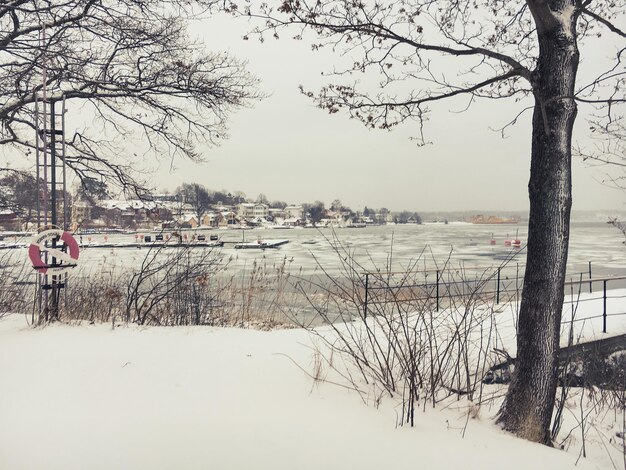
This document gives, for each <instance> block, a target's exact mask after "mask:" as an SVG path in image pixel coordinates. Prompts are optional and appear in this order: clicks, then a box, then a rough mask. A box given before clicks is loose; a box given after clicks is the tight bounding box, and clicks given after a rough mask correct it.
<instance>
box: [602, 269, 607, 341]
mask: <svg viewBox="0 0 626 470" xmlns="http://www.w3.org/2000/svg"><path fill="white" fill-rule="evenodd" d="M602 284H603V288H604V294H603V296H602V333H606V279H605V280H604V281H602Z"/></svg>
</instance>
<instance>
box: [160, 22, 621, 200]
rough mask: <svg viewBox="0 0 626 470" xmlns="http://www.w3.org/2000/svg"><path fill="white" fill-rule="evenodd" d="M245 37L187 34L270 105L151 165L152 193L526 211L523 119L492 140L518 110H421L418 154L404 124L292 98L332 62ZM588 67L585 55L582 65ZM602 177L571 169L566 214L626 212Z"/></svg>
mask: <svg viewBox="0 0 626 470" xmlns="http://www.w3.org/2000/svg"><path fill="white" fill-rule="evenodd" d="M248 29H249V27H248V26H247V24H246V22H245V21H241V20H234V19H232V18H229V17H225V16H221V17H218V18H212V19H210V20H202V21H198V22H196V23H194V24H193V25H192V34H195V35H198V36H199V37H201V38H202V39H203V41H204V42H205V43H206V47H207V49H208V50H215V51H219V50H227V51H229V52H230V53H231V54H232V55H234V56H236V57H238V58H240V59H242V60H247V61H248V62H249V64H248V69H249V70H250V71H251V72H252V73H254V74H255V75H256V76H257V77H258V78H259V79H260V80H261V84H260V90H261V91H262V92H265V93H268V94H270V96H268V97H267V98H266V99H265V100H263V101H261V102H259V103H257V104H256V105H255V106H254V107H253V108H251V109H244V110H241V111H239V112H237V113H236V114H235V115H233V116H232V118H231V121H230V132H229V134H230V138H229V139H228V140H226V141H224V142H223V144H222V145H221V146H220V147H217V148H210V149H208V148H207V149H206V151H205V152H204V154H205V158H206V161H205V162H204V163H201V164H194V163H192V162H189V161H183V160H182V159H177V160H175V161H174V162H172V167H170V164H169V163H170V162H168V161H162V162H160V166H159V167H158V168H156V170H155V176H154V185H155V186H157V187H161V188H163V189H167V190H169V191H172V190H174V189H175V188H176V186H178V185H180V184H181V183H183V182H198V183H202V184H204V185H205V186H207V187H208V188H211V189H216V190H217V189H228V190H230V191H235V190H241V191H243V192H245V193H246V194H247V195H248V197H256V196H257V195H258V194H259V193H264V194H266V195H267V196H268V198H269V199H270V200H277V199H278V200H284V201H286V202H289V203H300V202H309V201H313V200H317V199H319V200H322V201H324V202H325V203H327V204H329V203H330V202H331V201H332V200H333V199H336V198H339V199H341V200H342V201H343V203H344V204H347V205H349V206H351V207H352V208H354V209H358V208H362V207H363V206H369V207H376V208H379V207H383V206H384V207H387V208H389V209H391V210H402V209H409V210H417V211H442V210H502V211H506V210H526V209H527V207H528V197H527V182H528V176H529V166H530V120H531V112H528V113H526V114H525V115H524V116H523V117H522V118H521V119H520V120H519V122H518V124H517V125H516V126H515V127H512V128H509V129H508V131H507V134H508V138H506V139H502V138H501V137H500V135H499V133H497V132H494V131H493V130H490V127H491V128H497V127H501V126H502V125H504V124H505V123H507V122H508V121H509V120H510V119H512V117H513V116H514V115H515V114H516V113H517V112H519V110H521V109H522V108H523V107H524V105H523V104H520V103H515V102H514V101H513V100H498V101H489V100H483V101H481V102H479V103H478V104H474V105H473V106H472V108H471V109H470V110H469V111H467V112H465V113H459V112H458V111H459V110H461V109H463V108H464V107H465V105H466V102H467V101H466V99H458V100H453V101H446V102H443V103H440V104H438V105H436V106H433V107H432V108H431V109H432V113H431V114H430V118H429V119H430V120H429V122H428V123H427V127H426V137H427V139H428V140H430V141H432V142H433V144H432V145H427V146H424V147H418V146H417V145H416V144H415V142H412V141H411V140H410V139H409V138H410V137H411V136H414V135H416V133H417V124H416V123H414V122H407V123H406V124H404V125H402V126H400V127H398V128H396V129H395V130H394V131H392V132H387V131H373V130H367V129H366V128H365V127H364V126H363V125H362V124H360V123H359V122H357V121H355V120H350V119H349V118H348V116H347V115H346V114H343V113H338V114H335V115H332V116H331V115H329V114H327V113H326V112H325V111H322V110H320V109H318V108H316V107H315V105H314V103H313V102H312V101H311V100H309V99H308V98H306V97H304V96H302V95H301V94H300V93H299V91H298V85H299V84H302V85H304V87H305V88H306V89H310V90H312V91H315V90H316V89H317V88H319V86H320V85H321V84H323V83H325V79H324V77H321V76H320V73H321V72H322V71H325V70H326V71H328V70H330V69H332V66H333V64H334V63H337V62H338V61H339V60H341V58H340V57H339V56H338V55H335V54H332V53H331V52H330V51H327V50H322V51H320V52H312V51H311V48H310V45H309V43H307V42H306V41H294V40H291V39H290V38H289V37H287V35H286V34H285V35H284V36H285V37H284V38H282V39H280V40H278V41H277V40H274V39H272V38H268V40H267V41H266V42H265V44H260V43H259V42H258V41H257V40H255V39H251V40H249V41H244V40H243V39H242V36H243V34H244V33H245V32H246V31H247V30H248ZM616 44H617V43H616ZM595 59H596V58H593V60H595ZM589 60H591V59H589V57H587V56H585V54H584V53H583V63H584V61H587V63H588V61H589ZM357 78H359V77H357ZM529 104H531V102H530V101H529V102H527V103H526V105H529ZM586 127H587V125H586V122H585V120H584V116H579V118H578V121H577V129H578V132H576V133H575V140H578V141H580V142H583V143H584V142H587V140H586V139H587V136H586ZM148 166H149V167H152V168H155V167H156V164H155V163H154V162H152V163H148ZM607 170H608V168H602V169H600V170H598V169H592V168H588V167H587V166H586V165H585V164H584V163H582V162H581V161H578V160H576V161H575V163H574V181H573V184H574V188H573V194H574V209H575V210H595V209H601V210H605V209H612V210H623V209H624V208H626V206H625V204H626V192H622V191H618V190H615V189H611V188H608V187H606V186H603V185H602V184H601V183H600V181H601V180H603V179H605V175H604V172H605V171H607Z"/></svg>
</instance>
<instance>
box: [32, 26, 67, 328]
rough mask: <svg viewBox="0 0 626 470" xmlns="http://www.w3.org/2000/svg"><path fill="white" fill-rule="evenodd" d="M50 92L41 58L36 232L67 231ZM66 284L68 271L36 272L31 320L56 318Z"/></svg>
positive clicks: (50, 260)
mask: <svg viewBox="0 0 626 470" xmlns="http://www.w3.org/2000/svg"><path fill="white" fill-rule="evenodd" d="M45 40H46V38H45V31H44V32H43V33H42V34H41V35H40V42H41V43H43V42H45ZM50 91H51V90H50V89H49V84H48V80H47V66H46V63H45V60H44V62H43V63H42V82H41V86H40V87H39V90H38V91H37V92H35V113H34V117H35V119H34V121H35V122H34V124H35V125H34V127H35V133H36V136H35V156H36V159H37V162H36V163H37V165H36V168H37V169H36V178H37V188H38V189H37V192H38V194H37V231H38V232H41V231H44V230H46V229H51V228H54V229H61V230H63V231H66V230H67V228H68V226H69V216H70V214H69V207H68V201H67V186H66V164H65V155H66V154H65V148H66V145H65V113H66V106H65V97H64V96H62V95H61V96H62V97H59V94H58V93H56V96H54V94H52V93H50ZM59 107H60V108H61V109H60V110H59ZM46 243H48V242H46ZM49 243H50V247H51V248H52V249H60V250H62V251H65V250H66V246H65V244H63V242H60V241H59V239H58V237H57V238H55V239H52V240H51V242H49ZM59 243H60V244H59ZM41 255H42V259H43V260H44V261H45V263H46V264H47V265H49V266H51V267H54V266H57V265H58V262H57V259H56V258H55V257H54V256H52V255H50V254H49V253H48V251H47V250H44V251H42V252H41ZM66 283H67V274H64V273H63V274H49V273H47V272H38V276H37V283H36V286H37V287H36V288H37V292H36V299H35V305H34V310H33V321H35V318H34V317H35V314H37V317H38V321H39V322H47V321H54V320H57V319H59V313H60V308H61V302H62V300H65V299H64V298H62V297H61V295H60V294H61V290H62V289H63V288H64V287H65V286H66Z"/></svg>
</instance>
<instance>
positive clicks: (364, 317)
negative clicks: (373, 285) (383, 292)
mask: <svg viewBox="0 0 626 470" xmlns="http://www.w3.org/2000/svg"><path fill="white" fill-rule="evenodd" d="M369 281H370V275H369V273H365V306H364V308H363V319H364V320H366V319H367V300H368V294H369Z"/></svg>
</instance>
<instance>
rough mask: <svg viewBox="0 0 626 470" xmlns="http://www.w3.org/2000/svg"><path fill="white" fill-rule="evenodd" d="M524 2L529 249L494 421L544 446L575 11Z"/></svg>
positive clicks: (565, 189)
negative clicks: (531, 105) (533, 35)
mask: <svg viewBox="0 0 626 470" xmlns="http://www.w3.org/2000/svg"><path fill="white" fill-rule="evenodd" d="M528 3H529V6H530V7H531V11H532V13H533V15H534V18H535V21H536V23H537V34H538V37H539V48H540V52H539V60H538V63H537V68H536V70H535V71H534V72H533V90H534V95H535V109H534V115H533V132H532V156H531V169H530V182H529V185H528V192H529V197H530V219H529V222H528V254H527V261H526V272H525V274H524V289H523V291H522V301H521V307H520V314H519V326H518V332H517V361H516V369H515V374H514V377H513V381H512V383H511V385H510V387H509V390H508V393H507V396H506V399H505V402H504V404H503V407H502V409H501V411H500V416H499V418H498V421H499V422H500V423H501V424H502V425H503V427H504V428H505V429H507V430H509V431H512V432H514V433H516V434H517V435H519V436H521V437H523V438H526V439H530V440H532V441H537V442H543V443H546V444H549V443H550V433H549V429H550V421H551V418H552V411H553V408H554V400H555V393H556V385H557V366H558V347H559V335H560V323H561V310H562V307H563V294H564V283H565V270H566V264H567V250H568V244H569V220H570V208H571V200H572V195H571V139H572V127H573V124H574V119H575V118H576V103H575V101H574V99H573V96H574V86H575V81H576V71H577V69H578V48H577V45H576V35H575V22H576V15H575V14H573V13H571V14H567V12H568V11H573V4H574V2H573V1H572V0H569V1H547V2H539V1H537V2H532V1H529V2H528ZM568 7H569V8H571V9H572V10H568V9H567V8H568Z"/></svg>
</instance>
